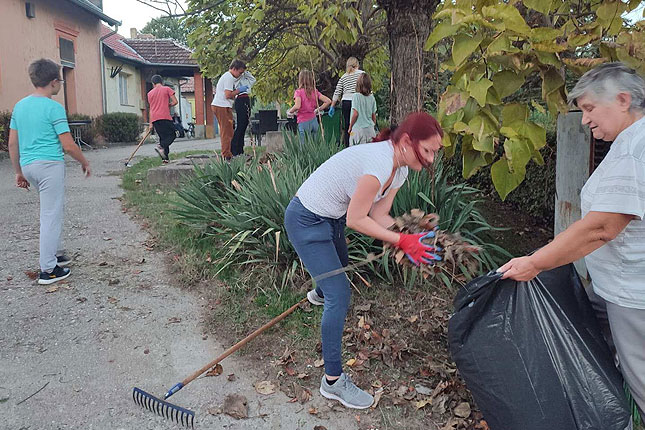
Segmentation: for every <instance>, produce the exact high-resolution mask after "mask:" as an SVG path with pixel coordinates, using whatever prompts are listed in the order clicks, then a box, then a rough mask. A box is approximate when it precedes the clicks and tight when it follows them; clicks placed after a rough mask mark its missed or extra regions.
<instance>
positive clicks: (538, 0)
mask: <svg viewBox="0 0 645 430" xmlns="http://www.w3.org/2000/svg"><path fill="white" fill-rule="evenodd" d="M524 4H525V5H526V7H530V8H531V9H533V10H536V11H538V12H540V13H543V14H545V15H546V14H548V13H549V12H551V10H552V8H553V0H524Z"/></svg>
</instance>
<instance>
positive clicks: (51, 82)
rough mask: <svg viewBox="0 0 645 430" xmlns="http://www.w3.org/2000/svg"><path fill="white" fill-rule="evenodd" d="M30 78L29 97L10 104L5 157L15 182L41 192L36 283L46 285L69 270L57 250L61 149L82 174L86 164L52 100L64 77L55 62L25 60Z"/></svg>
mask: <svg viewBox="0 0 645 430" xmlns="http://www.w3.org/2000/svg"><path fill="white" fill-rule="evenodd" d="M29 77H30V79H31V82H32V83H33V84H34V87H36V90H35V91H34V93H33V94H31V95H30V96H27V97H25V98H24V99H22V100H20V101H19V102H18V103H16V105H15V106H14V109H13V112H12V114H11V123H10V125H9V156H10V157H11V163H12V165H13V168H14V171H15V172H16V186H18V187H19V188H24V189H26V190H29V187H30V186H31V185H32V184H33V186H34V187H35V188H36V189H37V190H38V194H39V196H40V275H39V278H38V283H39V284H51V283H54V282H57V281H60V280H61V279H65V278H67V277H68V276H69V275H70V269H69V268H66V267H61V266H64V265H67V264H69V263H70V262H71V260H70V259H69V258H67V257H65V255H64V254H63V253H62V243H61V236H62V229H63V212H64V201H65V161H64V160H63V150H64V151H65V152H67V153H69V154H70V155H71V156H72V157H73V158H75V159H76V160H77V161H78V162H80V163H81V168H82V169H83V173H85V176H89V174H90V166H89V163H88V161H87V159H85V156H84V155H83V153H82V152H81V150H80V148H79V147H78V146H76V144H75V143H74V139H73V138H72V136H71V134H70V132H69V126H68V124H67V115H66V113H65V109H63V106H61V104H60V103H58V102H56V101H54V100H52V96H53V95H56V94H58V92H59V91H60V89H61V84H62V83H63V80H62V79H61V78H60V66H59V65H58V64H56V63H54V62H53V61H51V60H48V59H44V58H43V59H40V60H36V61H34V62H32V63H31V64H30V65H29Z"/></svg>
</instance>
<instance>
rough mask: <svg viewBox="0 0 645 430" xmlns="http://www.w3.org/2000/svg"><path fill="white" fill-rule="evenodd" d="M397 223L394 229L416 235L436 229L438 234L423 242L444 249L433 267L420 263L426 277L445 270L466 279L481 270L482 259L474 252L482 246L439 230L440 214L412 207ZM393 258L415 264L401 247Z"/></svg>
mask: <svg viewBox="0 0 645 430" xmlns="http://www.w3.org/2000/svg"><path fill="white" fill-rule="evenodd" d="M394 222H395V224H394V226H393V227H392V230H394V231H396V232H398V233H407V234H413V233H422V232H426V231H433V230H434V232H435V237H434V238H431V239H425V240H424V242H423V243H425V244H426V245H432V246H435V247H439V248H441V251H439V252H437V254H439V256H441V261H438V262H436V263H435V264H434V265H432V266H429V265H421V266H420V267H419V270H420V271H421V273H422V275H423V277H424V278H428V277H429V276H433V275H435V274H437V273H440V272H443V273H445V274H447V275H448V276H449V277H450V278H451V279H456V280H459V281H461V282H463V281H465V280H466V279H467V278H469V277H473V276H474V275H476V274H477V273H478V272H479V270H480V262H479V260H478V259H477V258H476V257H475V255H476V254H477V253H478V252H479V251H480V248H479V247H478V246H476V245H473V244H471V243H469V242H467V241H465V240H464V239H463V238H462V237H461V236H460V235H459V233H448V232H447V231H443V230H438V229H437V226H438V225H439V215H437V214H434V213H431V214H426V213H425V212H423V211H422V210H419V209H412V210H411V211H410V212H409V213H405V214H403V215H401V216H399V217H396V218H395V219H394ZM385 247H386V249H387V248H389V247H390V245H389V244H388V245H385ZM392 257H393V258H394V260H395V261H396V262H397V263H398V264H401V265H410V266H411V265H412V264H413V263H411V262H410V261H409V260H408V259H407V258H405V253H404V252H403V251H401V250H396V251H395V252H393V254H392Z"/></svg>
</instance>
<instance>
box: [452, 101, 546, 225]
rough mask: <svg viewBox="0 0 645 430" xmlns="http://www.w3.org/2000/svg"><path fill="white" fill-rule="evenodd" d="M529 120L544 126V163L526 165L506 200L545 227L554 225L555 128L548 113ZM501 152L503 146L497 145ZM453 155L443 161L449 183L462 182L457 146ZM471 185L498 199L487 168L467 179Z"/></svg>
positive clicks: (534, 116)
mask: <svg viewBox="0 0 645 430" xmlns="http://www.w3.org/2000/svg"><path fill="white" fill-rule="evenodd" d="M532 119H534V120H535V121H537V122H538V123H540V124H541V125H543V126H544V127H545V128H546V131H547V132H546V146H545V147H544V148H542V150H541V151H540V152H541V154H542V158H543V159H544V165H542V166H540V165H537V164H536V163H534V162H533V161H531V162H529V164H528V165H527V166H526V177H525V179H524V181H523V182H522V183H521V184H520V186H519V187H517V188H516V189H515V190H513V191H512V192H511V193H510V194H509V195H508V196H507V197H506V200H505V202H506V203H508V204H510V205H511V206H513V207H515V208H517V209H519V210H522V211H524V212H526V213H528V214H529V215H531V216H534V217H536V218H539V219H541V220H542V221H543V223H544V224H545V225H547V226H552V225H553V219H554V211H555V162H556V153H557V151H556V141H557V134H556V127H555V121H554V120H552V118H551V117H549V116H547V115H542V114H539V113H534V114H533V115H532ZM499 150H500V151H503V148H502V147H500V148H499ZM455 154H456V156H455V157H453V158H451V159H450V160H446V169H447V171H448V172H447V176H448V179H449V181H450V182H454V183H459V182H462V181H464V179H463V176H462V158H461V157H460V156H459V155H458V154H460V151H459V148H457V151H456V152H455ZM466 183H467V184H468V185H470V186H473V187H476V188H478V189H479V190H481V192H482V193H485V194H490V195H493V196H494V198H496V199H499V195H497V192H496V191H495V187H494V186H493V181H492V179H491V177H490V167H483V168H481V169H480V170H479V171H478V172H477V173H476V174H474V175H473V176H471V177H470V178H468V179H467V180H466Z"/></svg>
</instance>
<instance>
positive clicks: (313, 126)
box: [287, 70, 331, 144]
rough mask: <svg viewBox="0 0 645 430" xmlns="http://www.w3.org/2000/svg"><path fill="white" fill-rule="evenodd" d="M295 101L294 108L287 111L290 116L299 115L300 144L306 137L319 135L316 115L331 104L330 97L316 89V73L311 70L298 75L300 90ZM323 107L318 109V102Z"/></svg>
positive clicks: (295, 96) (294, 94)
mask: <svg viewBox="0 0 645 430" xmlns="http://www.w3.org/2000/svg"><path fill="white" fill-rule="evenodd" d="M293 99H294V101H295V103H294V105H293V107H292V108H291V109H289V110H288V111H287V114H288V115H293V114H294V113H297V121H298V137H299V139H300V144H303V143H304V142H305V135H312V136H315V135H316V134H318V119H317V118H316V115H319V112H321V111H323V110H324V109H325V108H326V107H327V106H329V105H330V104H331V100H330V99H329V97H327V96H325V95H323V94H321V93H320V92H319V91H318V90H317V89H316V88H315V87H314V73H313V72H312V71H311V70H301V71H300V74H299V75H298V89H297V90H296V91H295V92H294V93H293ZM319 100H320V101H322V102H323V104H322V106H320V107H318V101H319Z"/></svg>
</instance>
